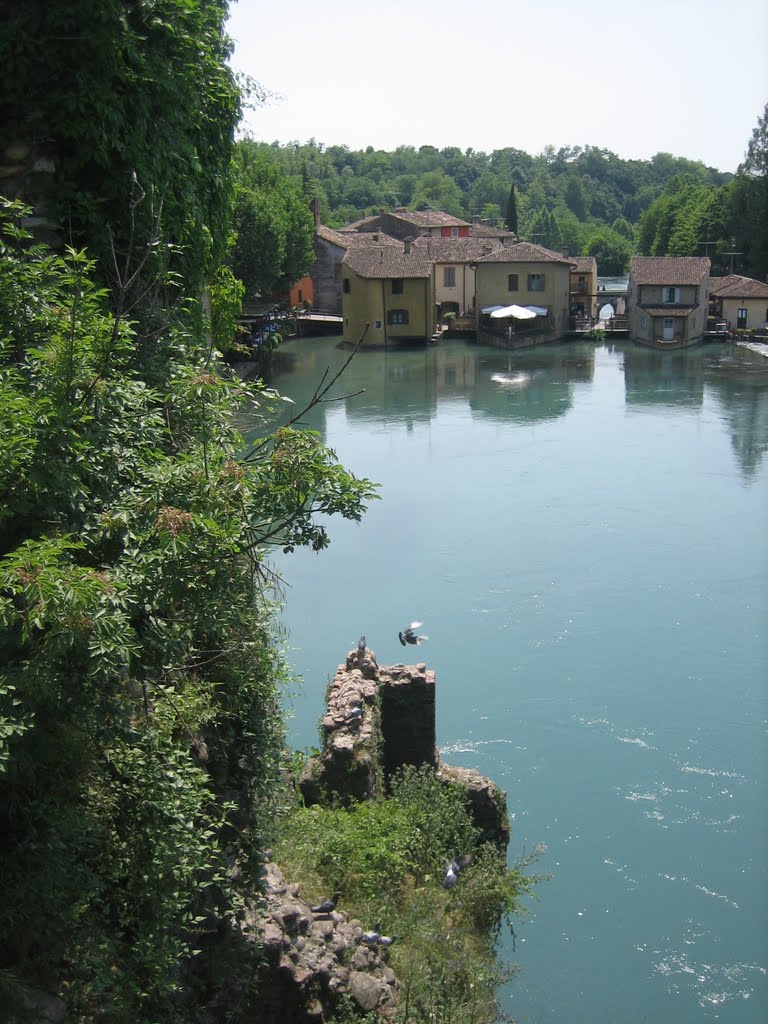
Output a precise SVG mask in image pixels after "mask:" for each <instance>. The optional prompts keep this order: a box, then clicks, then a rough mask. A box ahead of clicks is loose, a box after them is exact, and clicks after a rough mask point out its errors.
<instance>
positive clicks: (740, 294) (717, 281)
mask: <svg viewBox="0 0 768 1024" xmlns="http://www.w3.org/2000/svg"><path fill="white" fill-rule="evenodd" d="M709 294H710V295H714V296H715V297H716V298H722V299H768V282H765V281H757V280H756V279H755V278H754V277H742V275H741V274H729V275H728V276H727V277H711V278H710V279H709Z"/></svg>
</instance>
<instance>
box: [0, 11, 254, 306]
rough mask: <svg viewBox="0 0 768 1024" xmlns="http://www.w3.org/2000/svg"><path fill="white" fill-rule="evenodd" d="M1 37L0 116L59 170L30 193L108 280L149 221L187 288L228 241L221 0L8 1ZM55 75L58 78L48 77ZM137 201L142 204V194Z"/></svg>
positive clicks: (230, 94) (230, 100) (227, 116)
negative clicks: (172, 250)
mask: <svg viewBox="0 0 768 1024" xmlns="http://www.w3.org/2000/svg"><path fill="white" fill-rule="evenodd" d="M12 6H13V12H12V13H10V14H5V15H4V18H5V24H4V31H3V33H2V35H1V36H0V65H2V67H3V70H4V79H3V83H4V89H3V101H2V102H3V110H2V113H3V117H4V123H5V124H6V125H7V124H10V123H12V124H13V125H14V128H15V132H16V134H17V137H18V138H20V139H21V140H22V141H24V142H27V143H29V142H31V143H33V144H35V145H36V146H37V147H38V148H39V151H40V152H41V153H42V154H43V155H45V156H47V157H49V158H50V159H51V160H53V161H54V162H55V165H56V172H55V174H48V173H45V172H41V173H38V175H37V177H36V180H35V181H33V182H31V184H30V187H31V192H30V194H29V198H30V199H31V200H33V201H35V202H38V201H40V200H43V201H44V202H45V204H46V211H47V215H48V217H49V218H52V219H53V220H54V221H58V223H59V224H60V225H62V227H65V228H66V235H67V238H68V239H69V240H71V241H73V243H74V244H76V245H82V244H85V243H87V244H88V246H89V249H90V250H91V252H92V253H93V254H94V255H95V256H96V257H98V258H99V260H100V261H101V264H100V266H101V270H102V271H103V272H104V274H105V276H111V272H112V269H113V247H114V249H115V251H116V254H117V256H118V260H119V259H120V258H121V256H122V254H124V253H125V251H126V250H127V249H128V248H130V247H134V248H136V249H138V250H139V251H142V250H143V246H144V243H145V242H146V241H148V240H150V239H151V238H152V237H153V234H154V232H155V231H156V230H157V227H158V221H159V224H160V232H161V234H162V236H163V238H164V239H165V240H166V241H170V242H173V243H174V244H175V245H178V246H181V247H182V248H181V249H180V250H178V252H177V254H176V256H175V259H174V268H175V269H177V270H180V271H181V272H182V273H183V274H184V277H185V281H186V284H187V286H188V288H189V290H190V293H191V294H194V293H196V292H198V291H199V289H200V288H201V287H202V285H203V283H204V282H205V280H206V278H207V276H208V275H209V273H210V271H211V270H212V268H213V267H215V266H216V265H217V264H218V262H219V261H220V258H221V256H222V255H223V251H224V246H225V243H226V238H227V232H228V224H229V216H230V193H229V188H228V178H229V162H230V149H231V144H232V137H233V133H234V128H235V125H236V123H237V121H238V119H239V113H240V107H239V93H238V89H237V85H236V83H235V81H234V78H233V75H232V72H231V70H230V68H229V66H228V64H227V57H228V56H229V52H230V44H229V40H228V39H227V37H226V36H225V34H224V31H223V25H224V22H225V20H226V17H227V13H228V3H227V0H211V2H207V3H201V2H199V0H142V2H141V3H129V2H127V0H58V2H57V3H54V4H42V5H40V4H17V5H12ZM51 69H55V73H56V76H57V81H58V82H66V83H67V85H66V88H60V87H57V86H56V85H54V84H53V83H52V77H51ZM142 195H143V196H144V197H145V202H143V203H139V204H138V205H137V203H138V199H139V197H140V196H142Z"/></svg>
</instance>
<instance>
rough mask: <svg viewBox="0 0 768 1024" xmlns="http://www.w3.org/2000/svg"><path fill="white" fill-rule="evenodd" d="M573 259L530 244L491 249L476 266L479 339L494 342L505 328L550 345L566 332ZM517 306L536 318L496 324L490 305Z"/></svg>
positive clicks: (522, 243) (497, 322)
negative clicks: (525, 309) (534, 337)
mask: <svg viewBox="0 0 768 1024" xmlns="http://www.w3.org/2000/svg"><path fill="white" fill-rule="evenodd" d="M573 266H574V260H572V259H570V258H569V257H567V256H563V254H562V253H559V252H553V251H552V250H551V249H545V248H544V246H541V245H534V244H533V243H532V242H518V243H517V244H516V245H511V246H507V247H505V248H501V249H496V250H494V251H493V252H491V253H489V254H488V255H486V256H482V257H480V259H478V261H477V263H476V265H475V292H476V302H477V323H478V337H479V338H480V337H482V340H488V341H491V342H493V341H494V338H495V337H497V336H498V337H499V338H500V337H501V335H502V334H503V333H504V331H505V330H507V329H508V330H509V332H510V333H511V332H512V331H513V330H514V331H515V332H517V333H518V334H532V333H533V334H535V335H536V337H537V340H541V341H552V340H554V339H556V338H561V337H563V336H564V335H565V334H567V332H568V310H569V305H570V302H569V300H570V273H571V268H572V267H573ZM512 305H514V306H522V307H526V308H528V309H529V310H530V311H534V312H535V314H536V316H535V319H530V320H528V319H526V320H519V321H514V318H512V319H510V321H509V322H506V321H501V322H499V321H496V320H494V319H492V318H490V315H489V313H488V312H485V313H484V312H483V311H484V310H490V309H491V308H492V307H499V306H512Z"/></svg>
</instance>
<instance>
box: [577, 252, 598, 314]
mask: <svg viewBox="0 0 768 1024" xmlns="http://www.w3.org/2000/svg"><path fill="white" fill-rule="evenodd" d="M571 308H572V310H573V315H575V316H584V317H591V318H592V319H594V318H595V317H596V316H597V260H596V259H595V257H594V256H574V257H573V267H572V268H571Z"/></svg>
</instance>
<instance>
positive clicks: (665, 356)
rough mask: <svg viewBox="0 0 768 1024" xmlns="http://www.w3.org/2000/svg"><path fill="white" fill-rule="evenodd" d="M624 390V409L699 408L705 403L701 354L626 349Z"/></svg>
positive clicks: (680, 351) (699, 352) (698, 352)
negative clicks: (645, 406)
mask: <svg viewBox="0 0 768 1024" xmlns="http://www.w3.org/2000/svg"><path fill="white" fill-rule="evenodd" d="M624 389H625V396H626V402H627V405H683V406H686V405H687V406H692V407H695V408H698V407H699V406H701V404H702V403H703V401H704V360H703V357H702V351H701V350H698V351H697V352H696V353H695V354H693V353H691V352H687V351H682V350H677V351H674V352H660V351H653V350H651V349H644V348H634V347H629V348H627V349H626V350H625V352H624Z"/></svg>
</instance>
